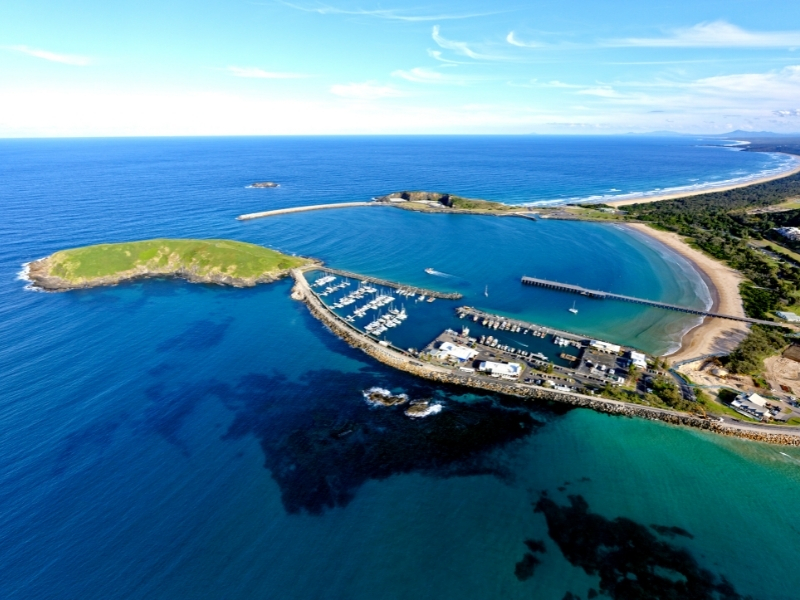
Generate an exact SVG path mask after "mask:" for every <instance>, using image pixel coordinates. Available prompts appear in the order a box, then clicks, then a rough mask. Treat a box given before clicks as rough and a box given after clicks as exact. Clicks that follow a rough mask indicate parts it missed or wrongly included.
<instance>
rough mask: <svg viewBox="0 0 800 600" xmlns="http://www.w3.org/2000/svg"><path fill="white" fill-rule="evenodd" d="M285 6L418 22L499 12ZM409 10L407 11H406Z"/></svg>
mask: <svg viewBox="0 0 800 600" xmlns="http://www.w3.org/2000/svg"><path fill="white" fill-rule="evenodd" d="M279 1H280V0H279ZM280 3H281V4H283V5H284V6H288V7H290V8H295V9H297V10H302V11H303V12H311V13H317V14H318V15H355V16H364V17H376V18H378V19H389V20H392V21H409V22H412V23H417V22H421V21H450V20H455V19H472V18H474V17H487V16H489V15H496V14H498V13H497V12H484V13H462V14H452V13H450V14H447V13H445V14H440V15H409V14H404V11H402V10H400V9H388V8H387V9H376V10H365V9H361V8H357V9H352V10H349V9H345V8H337V7H335V6H328V5H325V4H322V5H318V6H301V5H299V4H291V3H289V2H280ZM406 12H407V11H406Z"/></svg>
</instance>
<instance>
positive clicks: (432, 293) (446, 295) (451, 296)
mask: <svg viewBox="0 0 800 600" xmlns="http://www.w3.org/2000/svg"><path fill="white" fill-rule="evenodd" d="M315 270H317V271H325V272H326V273H331V274H333V275H339V276H340V277H350V278H351V279H361V280H363V281H365V282H370V283H377V284H378V285H382V286H385V287H390V288H394V289H398V290H400V289H402V290H409V291H411V292H414V293H415V294H422V295H423V296H428V297H433V298H443V299H445V300H458V299H459V298H463V297H464V296H463V295H462V294H459V293H457V292H437V291H436V290H428V289H425V288H420V287H415V286H413V285H404V284H402V283H397V282H396V281H389V280H388V279H378V278H377V277H368V276H366V275H360V274H358V273H353V272H352V271H343V270H341V269H331V268H330V267H315Z"/></svg>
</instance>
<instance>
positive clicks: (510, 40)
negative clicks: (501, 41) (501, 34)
mask: <svg viewBox="0 0 800 600" xmlns="http://www.w3.org/2000/svg"><path fill="white" fill-rule="evenodd" d="M506 41H507V42H508V43H509V44H511V45H512V46H517V47H519V48H541V47H542V46H544V44H542V43H540V42H523V41H520V40H518V39H517V37H516V36H515V35H514V32H513V31H510V32H509V33H508V35H507V36H506Z"/></svg>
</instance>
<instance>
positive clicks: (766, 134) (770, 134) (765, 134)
mask: <svg viewBox="0 0 800 600" xmlns="http://www.w3.org/2000/svg"><path fill="white" fill-rule="evenodd" d="M628 135H648V136H664V137H687V136H688V137H706V138H744V139H748V138H757V139H765V138H787V137H791V138H798V137H800V132H798V133H775V132H774V131H742V130H741V129H737V130H736V131H730V132H728V133H707V134H699V133H680V132H678V131H648V132H647V133H634V132H631V133H629V134H628Z"/></svg>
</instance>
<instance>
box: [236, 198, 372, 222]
mask: <svg viewBox="0 0 800 600" xmlns="http://www.w3.org/2000/svg"><path fill="white" fill-rule="evenodd" d="M354 206H379V205H378V204H376V203H375V202H339V203H337V204H314V205H312V206H295V207H294V208H278V209H276V210H265V211H263V212H254V213H248V214H246V215H239V216H238V217H236V220H237V221H250V220H252V219H262V218H264V217H274V216H277V215H288V214H291V213H299V212H308V211H310V210H330V209H333V208H353V207H354Z"/></svg>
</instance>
